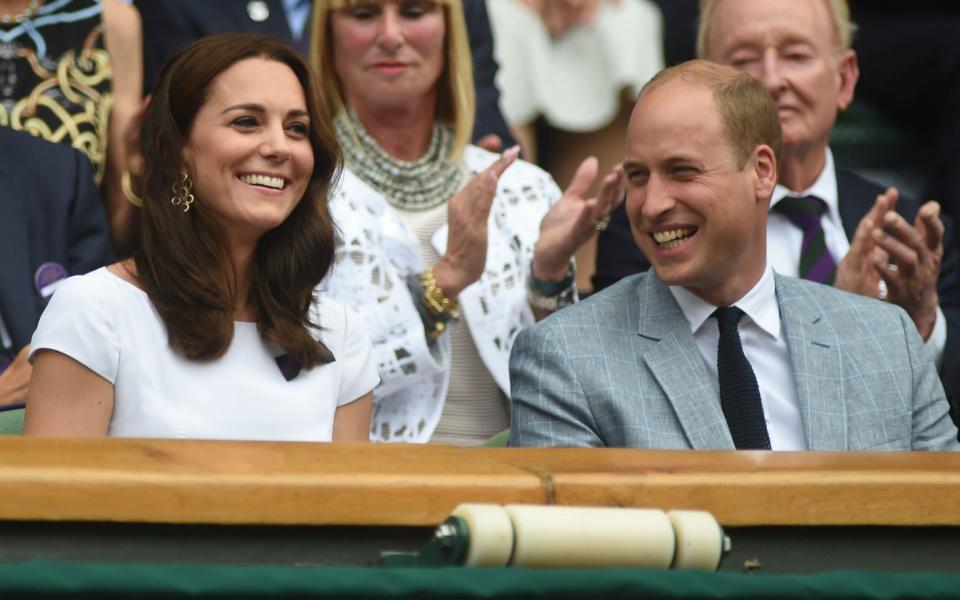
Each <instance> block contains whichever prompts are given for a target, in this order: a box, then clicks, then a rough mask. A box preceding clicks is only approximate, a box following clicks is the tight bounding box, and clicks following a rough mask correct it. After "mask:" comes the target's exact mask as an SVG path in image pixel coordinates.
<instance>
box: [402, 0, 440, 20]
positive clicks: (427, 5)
mask: <svg viewBox="0 0 960 600" xmlns="http://www.w3.org/2000/svg"><path fill="white" fill-rule="evenodd" d="M435 6H436V5H435V4H434V3H433V2H404V3H403V4H401V5H400V14H401V15H403V16H404V17H407V18H411V19H416V18H419V17H422V16H423V15H425V14H427V13H428V12H430V11H432V10H433V9H434V7H435Z"/></svg>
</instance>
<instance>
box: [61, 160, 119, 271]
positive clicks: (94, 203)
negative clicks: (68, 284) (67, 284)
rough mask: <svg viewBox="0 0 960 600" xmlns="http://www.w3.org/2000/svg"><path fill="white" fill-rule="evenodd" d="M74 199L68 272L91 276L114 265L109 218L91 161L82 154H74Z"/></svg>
mask: <svg viewBox="0 0 960 600" xmlns="http://www.w3.org/2000/svg"><path fill="white" fill-rule="evenodd" d="M72 155H73V169H72V170H71V171H68V172H72V173H73V181H74V185H73V189H74V194H73V198H72V200H71V201H70V203H69V208H68V210H69V216H68V220H67V271H68V272H69V273H70V274H71V275H81V274H83V273H89V272H90V271H93V270H94V269H99V268H100V267H102V266H104V265H107V264H110V263H111V262H113V251H112V249H111V246H110V235H109V232H108V230H107V219H106V215H105V214H104V210H103V200H102V199H101V196H100V190H99V189H98V188H97V186H96V184H95V183H94V179H93V169H92V167H91V166H90V161H88V160H87V158H86V156H84V155H83V154H81V153H80V152H79V151H74V152H72Z"/></svg>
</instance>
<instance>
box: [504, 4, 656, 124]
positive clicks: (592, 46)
mask: <svg viewBox="0 0 960 600" xmlns="http://www.w3.org/2000/svg"><path fill="white" fill-rule="evenodd" d="M487 8H488V10H489V13H490V27H491V29H492V30H493V39H494V52H495V56H496V59H497V63H498V64H499V66H500V68H499V70H498V71H497V88H498V89H499V90H500V107H501V110H502V111H503V114H504V117H506V119H507V121H508V122H510V123H516V124H521V125H522V124H527V123H531V122H533V121H534V119H536V118H537V117H538V116H540V115H543V116H544V118H546V120H547V122H548V123H550V124H551V125H553V126H554V127H557V128H559V129H565V130H568V131H579V132H583V131H596V130H598V129H601V128H603V127H604V126H605V125H608V124H609V123H610V122H611V121H613V119H614V118H615V117H616V116H617V115H618V114H619V113H620V92H621V91H622V90H624V89H627V90H628V91H629V92H630V93H631V95H632V97H636V95H637V94H638V93H639V91H640V88H641V87H643V84H644V83H646V82H647V80H648V79H650V78H651V77H652V76H653V75H654V74H655V73H656V72H657V71H659V70H660V69H662V68H663V17H662V15H661V14H660V10H659V9H658V8H657V6H656V5H655V4H654V3H653V2H650V1H649V0H621V2H619V3H617V2H604V3H603V6H602V7H601V8H600V10H599V11H598V13H597V15H596V18H595V19H594V21H593V22H592V23H590V24H587V25H579V26H576V27H574V28H572V29H570V30H569V31H567V32H566V33H564V34H563V35H562V36H560V37H559V38H556V39H554V38H552V37H551V36H550V33H549V32H548V31H547V28H546V27H545V26H544V24H543V21H541V19H540V15H539V14H537V13H536V12H534V11H533V10H531V9H530V8H529V7H527V6H525V5H524V4H522V3H521V2H519V1H518V0H489V2H487Z"/></svg>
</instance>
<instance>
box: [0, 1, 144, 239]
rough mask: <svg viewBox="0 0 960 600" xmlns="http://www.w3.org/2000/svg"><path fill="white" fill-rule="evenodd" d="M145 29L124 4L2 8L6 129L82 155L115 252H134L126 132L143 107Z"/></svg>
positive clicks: (0, 109)
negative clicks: (125, 186)
mask: <svg viewBox="0 0 960 600" xmlns="http://www.w3.org/2000/svg"><path fill="white" fill-rule="evenodd" d="M140 53H141V29H140V18H139V15H138V14H137V11H136V10H135V9H134V8H132V7H131V6H128V5H126V4H124V3H123V2H122V1H121V0H58V1H57V2H43V1H40V0H0V125H4V126H8V127H11V128H13V129H19V130H23V131H27V132H29V133H31V134H33V135H35V136H38V137H41V138H43V139H45V140H48V141H51V142H57V143H63V144H67V145H70V146H73V147H74V148H77V149H79V150H81V151H82V152H83V153H84V154H85V155H86V156H87V158H89V159H90V162H91V164H92V165H93V175H94V177H95V179H96V182H97V184H98V185H100V186H101V188H102V189H103V192H104V200H105V202H106V204H105V206H106V212H107V217H108V222H109V226H110V232H111V236H112V238H113V242H114V247H115V248H116V249H117V251H118V252H121V253H123V252H125V251H127V250H129V249H130V248H132V246H133V244H134V237H135V233H136V232H135V231H134V230H135V227H136V224H135V221H134V219H135V217H134V214H135V213H134V209H133V207H132V206H131V205H130V204H129V203H128V201H127V200H126V198H125V195H124V193H123V183H124V178H125V177H127V178H128V177H129V175H124V174H125V173H126V172H127V171H128V169H129V166H130V165H128V163H127V157H128V154H129V152H128V147H127V145H126V142H125V138H124V135H125V132H126V131H127V129H128V127H129V126H130V123H131V121H132V120H133V119H134V117H135V115H136V113H137V111H138V109H139V107H140V90H141V87H142V83H141V80H142V71H141V58H140Z"/></svg>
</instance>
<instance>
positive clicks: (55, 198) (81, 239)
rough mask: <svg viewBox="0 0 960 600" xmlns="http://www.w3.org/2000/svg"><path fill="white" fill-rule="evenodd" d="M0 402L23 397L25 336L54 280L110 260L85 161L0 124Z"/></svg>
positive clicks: (26, 376) (97, 198) (66, 149)
mask: <svg viewBox="0 0 960 600" xmlns="http://www.w3.org/2000/svg"><path fill="white" fill-rule="evenodd" d="M0 178H2V179H3V182H4V184H3V201H2V202H0V256H2V257H3V260H2V261H0V344H2V351H3V354H2V355H0V409H2V408H13V407H15V406H21V405H22V404H23V403H24V402H25V401H26V399H27V384H28V383H29V382H30V371H31V367H30V364H29V363H28V362H27V354H28V353H29V350H30V337H31V336H32V335H33V330H34V329H35V328H36V326H37V321H38V320H39V319H40V315H41V314H42V312H43V310H44V308H45V307H46V305H47V302H48V301H49V300H50V298H51V297H52V296H53V293H54V292H55V291H56V288H57V286H58V284H59V283H60V282H61V281H63V280H64V279H65V278H66V277H67V276H69V275H81V274H83V273H87V272H88V271H91V270H93V269H96V268H98V267H102V266H103V265H105V264H108V263H110V262H112V260H113V258H112V254H111V251H110V236H109V234H108V233H107V222H106V218H105V217H104V213H103V201H102V200H101V198H100V192H99V190H98V189H97V186H96V184H95V183H94V181H93V173H92V172H91V168H90V161H88V160H87V158H86V157H85V156H84V155H83V154H82V153H81V152H80V151H79V150H75V149H73V148H69V147H68V146H66V145H64V144H54V143H51V142H46V141H44V140H41V139H38V138H35V137H33V136H32V135H29V134H28V133H25V132H22V131H14V130H13V129H10V128H9V127H0Z"/></svg>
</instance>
